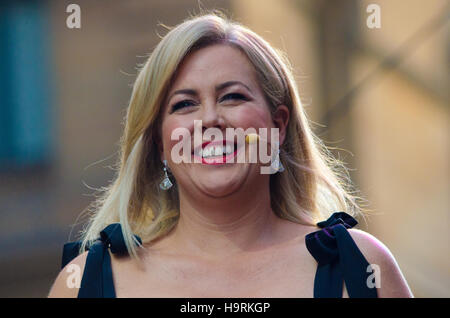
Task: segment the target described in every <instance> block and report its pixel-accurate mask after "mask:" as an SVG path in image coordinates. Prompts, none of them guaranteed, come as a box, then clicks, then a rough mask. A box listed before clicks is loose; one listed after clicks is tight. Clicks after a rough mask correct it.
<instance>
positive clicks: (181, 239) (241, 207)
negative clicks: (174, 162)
mask: <svg viewBox="0 0 450 318" xmlns="http://www.w3.org/2000/svg"><path fill="white" fill-rule="evenodd" d="M247 188H248V187H247ZM277 220H278V217H277V216H276V215H275V214H274V213H273V211H272V209H271V204H270V191H269V184H268V179H267V182H266V183H263V182H261V183H260V185H258V186H257V188H255V187H252V189H251V191H250V190H246V191H245V190H242V191H237V192H235V193H234V194H232V195H229V196H227V197H225V198H214V197H211V196H207V195H204V197H202V198H199V197H198V195H196V196H195V197H194V196H191V195H190V194H188V193H186V192H184V191H183V190H182V189H180V219H179V221H178V224H177V226H176V227H175V229H174V231H173V235H171V236H172V238H173V242H174V244H175V245H176V246H177V247H178V248H180V250H182V251H183V252H184V253H189V254H190V255H197V256H202V257H205V258H216V259H217V258H222V257H227V256H230V255H233V254H236V253H239V252H244V251H249V250H255V249H258V247H261V246H263V244H264V242H267V241H268V239H269V238H270V236H271V235H274V233H275V231H274V227H275V225H276V224H277Z"/></svg>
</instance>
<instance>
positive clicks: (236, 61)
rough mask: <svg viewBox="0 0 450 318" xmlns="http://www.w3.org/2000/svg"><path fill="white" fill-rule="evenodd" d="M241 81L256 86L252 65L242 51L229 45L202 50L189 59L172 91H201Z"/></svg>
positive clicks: (213, 46) (185, 62) (185, 61)
mask: <svg viewBox="0 0 450 318" xmlns="http://www.w3.org/2000/svg"><path fill="white" fill-rule="evenodd" d="M230 80H239V81H242V82H244V83H245V84H247V85H248V86H250V87H251V88H253V87H255V86H257V83H256V74H255V70H254V67H253V65H252V64H251V63H250V61H249V60H248V58H247V57H246V56H245V54H244V53H243V52H241V51H240V50H239V49H237V48H234V47H232V46H230V45H226V44H216V45H212V46H208V47H205V48H202V49H200V50H198V51H195V52H193V53H191V54H190V55H188V56H187V57H186V59H185V60H184V61H183V63H182V64H181V66H180V68H179V70H178V72H177V76H176V78H175V81H174V83H173V85H172V87H171V90H175V89H179V88H199V89H200V88H202V87H208V86H214V85H216V84H219V83H221V82H225V81H230Z"/></svg>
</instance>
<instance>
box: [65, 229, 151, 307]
mask: <svg viewBox="0 0 450 318" xmlns="http://www.w3.org/2000/svg"><path fill="white" fill-rule="evenodd" d="M135 238H136V239H137V241H138V242H139V244H142V241H141V239H140V238H139V237H138V236H136V235H135ZM80 244H81V242H71V243H67V244H65V245H64V251H63V260H62V267H64V266H65V265H67V263H69V262H70V261H71V260H72V259H73V258H74V257H76V256H77V255H78V251H79V249H80ZM108 249H110V250H111V252H112V253H114V254H126V253H128V251H127V248H126V245H125V240H124V238H123V232H122V228H121V226H120V223H113V224H110V225H108V226H107V227H106V228H105V229H104V230H103V231H101V232H100V238H99V239H98V240H96V241H95V242H94V244H93V245H91V246H90V247H89V252H88V255H87V259H86V265H85V267H84V272H83V278H82V279H81V286H80V290H79V291H78V298H115V297H116V292H115V289H114V280H113V275H112V268H111V256H110V255H109V250H108Z"/></svg>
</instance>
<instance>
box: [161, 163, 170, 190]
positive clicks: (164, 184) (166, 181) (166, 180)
mask: <svg viewBox="0 0 450 318" xmlns="http://www.w3.org/2000/svg"><path fill="white" fill-rule="evenodd" d="M163 163H164V167H163V170H164V179H163V181H161V183H160V184H159V187H160V188H161V190H169V189H170V188H172V186H173V184H172V182H171V181H170V179H169V176H168V175H167V160H163Z"/></svg>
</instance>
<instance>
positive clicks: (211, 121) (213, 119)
mask: <svg viewBox="0 0 450 318" xmlns="http://www.w3.org/2000/svg"><path fill="white" fill-rule="evenodd" d="M201 120H202V130H203V131H204V130H206V129H208V128H213V127H214V128H219V129H220V130H223V129H225V120H224V118H223V117H222V114H221V113H220V110H218V109H217V106H216V105H215V104H213V103H208V104H207V105H205V106H204V107H203V111H202V116H201Z"/></svg>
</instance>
